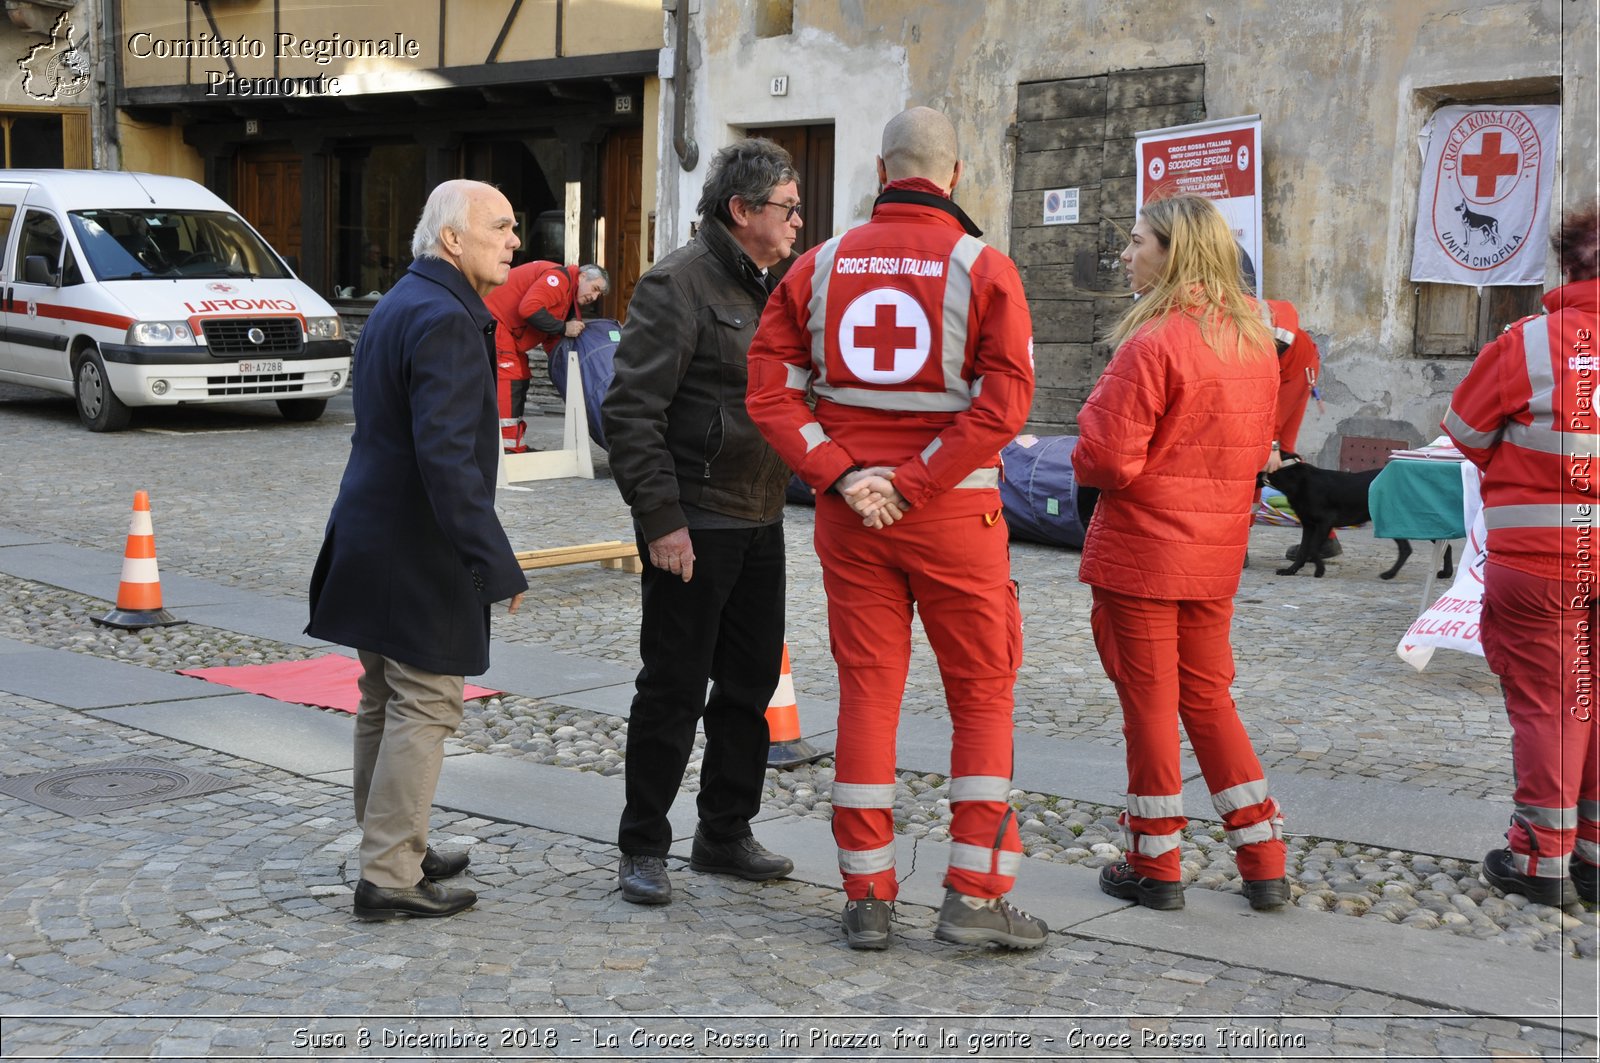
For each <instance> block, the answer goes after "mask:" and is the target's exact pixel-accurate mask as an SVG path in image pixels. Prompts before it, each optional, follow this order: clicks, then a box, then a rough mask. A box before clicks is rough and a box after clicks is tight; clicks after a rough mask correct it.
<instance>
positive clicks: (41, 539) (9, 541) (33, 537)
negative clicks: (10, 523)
mask: <svg viewBox="0 0 1600 1063" xmlns="http://www.w3.org/2000/svg"><path fill="white" fill-rule="evenodd" d="M53 541H54V540H52V539H51V537H50V536H48V535H40V534H39V533H37V532H25V531H19V530H18V529H16V528H7V527H4V526H3V525H0V547H4V546H23V545H25V544H28V543H50V542H53Z"/></svg>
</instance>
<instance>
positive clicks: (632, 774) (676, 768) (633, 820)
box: [617, 521, 784, 856]
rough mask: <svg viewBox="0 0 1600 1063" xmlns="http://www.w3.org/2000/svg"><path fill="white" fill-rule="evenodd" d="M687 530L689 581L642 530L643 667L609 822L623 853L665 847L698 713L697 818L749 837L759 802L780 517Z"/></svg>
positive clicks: (724, 834) (778, 660)
mask: <svg viewBox="0 0 1600 1063" xmlns="http://www.w3.org/2000/svg"><path fill="white" fill-rule="evenodd" d="M689 535H690V538H691V539H692V540H693V541H694V553H695V559H694V578H693V579H691V580H690V581H689V582H688V583H685V582H683V580H682V578H681V577H679V576H676V575H674V574H672V573H670V572H667V571H665V570H663V569H658V568H656V567H655V566H654V565H652V564H650V551H649V549H648V546H647V544H646V543H645V542H644V541H643V540H642V539H641V540H640V541H639V556H640V558H641V559H643V561H644V574H643V576H642V577H641V584H642V589H643V617H642V619H641V621H640V625H639V656H640V657H641V658H643V660H644V667H643V668H642V669H640V671H639V678H638V680H637V683H636V692H635V694H634V698H633V707H632V708H631V709H630V710H629V712H628V746H627V760H626V764H625V769H624V778H625V782H626V784H627V785H626V790H627V805H626V806H625V807H624V808H623V810H622V822H621V824H620V825H619V827H618V830H617V847H618V848H620V849H621V850H622V851H623V852H624V853H626V854H628V855H631V856H666V855H667V851H668V850H669V849H670V848H671V846H672V827H671V825H670V824H669V823H668V822H667V811H668V810H669V809H670V808H671V807H672V801H673V798H675V797H676V796H677V794H678V787H679V785H680V784H681V783H682V782H683V772H684V769H685V768H686V767H687V766H688V764H689V754H690V752H691V750H692V749H693V748H694V733H695V724H696V722H697V721H698V720H699V719H700V718H701V717H702V716H704V717H705V732H706V748H705V757H704V759H703V761H702V763H701V766H700V796H699V809H700V829H701V830H702V831H703V832H704V833H705V834H706V836H707V837H708V838H710V839H712V840H714V841H733V840H736V839H738V838H743V837H746V836H748V835H749V834H750V820H751V819H753V818H754V817H755V815H756V813H757V812H758V811H760V808H761V788H762V784H763V782H764V780H765V777H766V770H767V746H768V744H769V741H770V739H769V737H768V734H767V716H766V713H767V703H768V701H770V700H771V698H772V692H773V690H774V689H776V687H777V685H778V671H779V669H780V667H781V666H782V659H783V608H784V551H783V523H782V522H781V521H780V522H778V523H776V524H772V525H768V526H767V527H764V528H736V529H717V530H703V531H697V530H692V529H691V531H690V533H689ZM708 681H709V682H710V683H711V684H712V686H711V693H710V696H709V697H708V696H707V694H706V683H707V682H708Z"/></svg>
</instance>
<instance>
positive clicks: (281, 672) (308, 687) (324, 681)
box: [178, 653, 500, 712]
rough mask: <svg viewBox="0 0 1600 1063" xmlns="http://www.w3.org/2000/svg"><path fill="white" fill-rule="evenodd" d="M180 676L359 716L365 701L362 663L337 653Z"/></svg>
mask: <svg viewBox="0 0 1600 1063" xmlns="http://www.w3.org/2000/svg"><path fill="white" fill-rule="evenodd" d="M178 674H179V675H192V676H194V677H195V678H197V679H205V680H208V681H209V682H212V683H220V684H222V685H223V686H226V687H234V688H236V689H238V690H248V691H249V692H250V693H252V694H264V695H266V696H267V697H269V698H277V699H278V700H279V701H292V702H295V703H297V704H300V705H316V706H319V707H321V708H324V709H339V710H342V711H344V712H355V711H356V706H357V705H358V704H359V703H360V701H361V691H360V690H359V689H357V687H356V679H357V678H358V677H359V676H360V675H361V662H360V661H356V660H352V659H351V658H349V657H345V656H342V655H340V654H337V653H327V654H323V655H322V656H321V657H313V658H312V659H311V660H309V661H280V662H278V663H277V664H245V665H239V666H237V667H232V668H183V669H179V671H178ZM498 693H500V691H498V690H490V689H488V688H487V687H480V686H473V685H472V684H471V683H468V684H467V692H466V697H467V700H469V701H471V700H473V699H475V698H487V697H493V696H494V695H495V694H498Z"/></svg>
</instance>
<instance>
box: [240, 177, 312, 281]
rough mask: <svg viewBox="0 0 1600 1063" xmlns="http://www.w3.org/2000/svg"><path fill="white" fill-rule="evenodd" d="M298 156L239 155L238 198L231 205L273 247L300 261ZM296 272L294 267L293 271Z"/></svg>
mask: <svg viewBox="0 0 1600 1063" xmlns="http://www.w3.org/2000/svg"><path fill="white" fill-rule="evenodd" d="M300 169H301V161H300V156H299V155H296V154H293V153H292V152H289V151H286V150H276V151H274V150H260V151H252V152H248V153H245V154H243V155H240V156H239V174H238V188H239V197H238V198H239V201H238V202H237V203H235V204H234V207H235V208H236V209H237V210H238V211H239V213H240V214H242V215H244V218H245V220H246V221H248V222H249V223H250V224H251V225H253V226H255V227H256V231H257V232H259V233H260V234H261V235H262V236H264V237H266V239H267V243H269V244H271V245H272V247H273V250H275V251H277V252H278V254H280V255H283V256H284V257H285V258H288V257H289V256H291V255H292V256H294V259H295V261H296V262H299V261H300V250H301V246H302V240H301V232H300V213H301V204H300ZM297 272H298V270H297Z"/></svg>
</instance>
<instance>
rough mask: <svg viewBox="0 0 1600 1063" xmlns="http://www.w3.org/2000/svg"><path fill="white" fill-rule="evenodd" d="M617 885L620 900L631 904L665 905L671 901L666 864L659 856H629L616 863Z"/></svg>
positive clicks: (623, 856) (670, 886)
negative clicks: (620, 891) (620, 888)
mask: <svg viewBox="0 0 1600 1063" xmlns="http://www.w3.org/2000/svg"><path fill="white" fill-rule="evenodd" d="M617 883H618V884H619V885H621V886H622V899H623V900H625V901H629V902H631V903H633V904H666V903H667V902H668V901H670V900H672V880H671V879H669V878H667V862H666V860H664V859H662V858H661V857H659V856H629V855H628V854H627V853H623V854H622V859H621V860H619V861H617Z"/></svg>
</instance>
